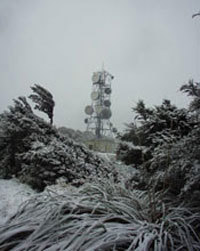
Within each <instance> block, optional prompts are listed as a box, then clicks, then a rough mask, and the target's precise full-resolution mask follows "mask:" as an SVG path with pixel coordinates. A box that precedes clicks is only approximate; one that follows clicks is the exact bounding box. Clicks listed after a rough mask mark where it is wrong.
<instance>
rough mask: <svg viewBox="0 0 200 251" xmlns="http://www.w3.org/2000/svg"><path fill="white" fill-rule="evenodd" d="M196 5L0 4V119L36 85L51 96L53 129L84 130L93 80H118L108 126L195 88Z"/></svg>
mask: <svg viewBox="0 0 200 251" xmlns="http://www.w3.org/2000/svg"><path fill="white" fill-rule="evenodd" d="M199 10H200V1H199V0H165V1H160V0H151V1H150V0H0V112H2V111H4V110H5V109H7V106H8V105H10V104H12V99H13V98H16V97H18V96H20V95H24V96H26V95H29V94H30V92H31V90H30V86H31V85H33V84H34V83H37V84H41V85H42V86H44V87H45V88H47V89H48V90H49V91H51V92H52V94H53V95H54V99H55V102H56V107H55V124H56V125H57V126H61V125H62V126H66V127H71V128H74V129H81V130H84V129H85V124H84V122H83V120H84V118H85V114H84V108H85V106H86V105H88V104H90V103H91V100H90V93H91V87H92V82H91V76H92V73H93V72H94V71H96V70H101V67H102V63H103V62H104V65H105V69H106V70H108V71H109V72H110V73H112V74H113V75H114V76H115V79H114V81H113V85H112V87H113V92H112V113H113V116H112V118H111V121H112V122H113V123H114V124H115V125H116V127H117V128H118V129H119V130H122V129H123V128H124V123H127V122H131V120H132V117H133V114H132V112H131V107H132V106H134V104H135V103H136V102H137V101H138V99H143V100H144V101H145V102H146V103H147V104H148V105H156V104H160V103H161V102H162V99H163V98H168V99H171V100H172V102H173V103H175V104H176V105H178V106H185V105H186V104H187V103H188V99H187V98H186V97H185V95H183V94H181V93H180V92H179V91H178V89H179V87H180V85H181V84H182V83H185V82H187V81H188V79H189V78H193V79H194V80H196V81H200V79H199V77H200V17H196V18H194V19H192V18H191V16H192V14H194V13H196V12H198V11H199Z"/></svg>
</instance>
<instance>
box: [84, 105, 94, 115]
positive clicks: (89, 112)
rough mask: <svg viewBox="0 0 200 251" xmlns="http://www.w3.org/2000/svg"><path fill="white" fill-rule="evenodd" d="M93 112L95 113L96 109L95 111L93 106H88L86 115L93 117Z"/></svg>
mask: <svg viewBox="0 0 200 251" xmlns="http://www.w3.org/2000/svg"><path fill="white" fill-rule="evenodd" d="M93 112H94V109H93V107H92V106H91V105H87V106H86V107H85V113H86V114H87V115H92V114H93Z"/></svg>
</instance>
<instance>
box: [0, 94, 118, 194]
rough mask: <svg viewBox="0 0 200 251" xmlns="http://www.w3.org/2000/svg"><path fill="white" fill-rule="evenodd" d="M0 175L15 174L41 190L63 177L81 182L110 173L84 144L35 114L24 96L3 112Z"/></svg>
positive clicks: (110, 170) (0, 118) (106, 166)
mask: <svg viewBox="0 0 200 251" xmlns="http://www.w3.org/2000/svg"><path fill="white" fill-rule="evenodd" d="M0 130H1V131H2V135H3V137H1V141H0V176H1V177H3V178H9V177H12V175H15V176H16V177H18V178H19V179H20V180H21V181H23V182H25V183H28V184H30V185H31V186H32V187H33V188H36V189H39V190H42V189H44V187H45V186H46V185H49V184H54V183H55V181H56V179H58V178H59V177H64V178H65V180H66V182H67V183H69V182H70V183H73V184H76V185H80V184H82V183H84V182H85V180H86V179H88V178H91V177H109V175H110V174H111V173H112V171H113V170H112V167H111V165H110V164H108V163H106V162H105V161H103V160H102V159H101V158H99V157H98V156H96V155H94V154H92V153H91V152H90V151H89V150H87V148H86V147H85V146H83V145H81V144H78V143H75V142H74V141H73V140H72V139H69V138H68V137H64V136H63V135H61V134H59V132H58V131H57V129H56V128H55V127H52V125H50V124H49V123H47V122H45V121H44V120H43V119H41V118H39V117H38V116H36V115H35V114H34V113H33V111H32V109H31V107H30V105H29V104H28V102H27V101H26V99H25V98H24V97H20V98H19V99H17V100H14V106H12V107H10V108H9V111H6V112H4V113H3V114H1V116H0Z"/></svg>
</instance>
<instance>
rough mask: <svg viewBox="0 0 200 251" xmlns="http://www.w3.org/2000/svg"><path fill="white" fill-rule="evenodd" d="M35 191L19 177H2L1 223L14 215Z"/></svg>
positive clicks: (0, 186) (0, 183) (0, 194)
mask: <svg viewBox="0 0 200 251" xmlns="http://www.w3.org/2000/svg"><path fill="white" fill-rule="evenodd" d="M34 194H35V192H34V191H33V190H32V189H31V188H30V187H29V186H27V185H25V184H22V183H20V182H19V181H18V180H17V179H11V180H4V179H0V224H2V223H4V222H5V221H6V220H7V219H8V218H9V217H10V216H12V215H13V214H14V213H15V212H16V211H17V208H18V207H19V205H21V204H22V203H23V202H24V201H26V200H27V199H29V198H30V197H31V196H32V195H34Z"/></svg>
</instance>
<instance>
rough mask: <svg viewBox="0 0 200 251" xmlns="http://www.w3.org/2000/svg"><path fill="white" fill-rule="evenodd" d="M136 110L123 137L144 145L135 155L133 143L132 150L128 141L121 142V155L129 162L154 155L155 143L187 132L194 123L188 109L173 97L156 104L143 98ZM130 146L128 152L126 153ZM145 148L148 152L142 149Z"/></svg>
mask: <svg viewBox="0 0 200 251" xmlns="http://www.w3.org/2000/svg"><path fill="white" fill-rule="evenodd" d="M133 111H134V112H135V113H136V116H135V118H134V122H132V123H130V124H128V126H127V130H126V131H125V133H124V134H123V135H121V136H120V139H121V140H122V141H129V142H131V143H132V144H133V145H135V146H141V148H140V150H139V149H138V148H137V149H136V152H137V153H136V154H135V156H134V157H133V156H132V155H133V147H132V148H131V150H130V151H129V150H128V148H127V145H126V144H123V143H121V144H120V145H119V147H118V151H117V154H118V155H119V156H123V158H122V160H125V159H126V160H128V162H129V164H130V161H131V159H132V163H133V164H138V163H141V162H144V161H147V160H149V159H151V158H152V154H151V153H152V152H153V150H154V149H155V147H157V146H160V145H162V144H164V143H173V142H175V141H177V140H178V139H180V138H181V137H183V136H184V135H187V134H188V133H189V132H190V130H191V128H192V127H193V126H194V123H193V122H192V121H191V116H190V115H189V114H188V112H187V110H186V109H179V108H177V107H176V106H175V105H172V104H171V102H170V101H169V100H163V103H162V104H161V105H159V106H155V107H153V108H147V107H146V106H145V104H144V102H143V101H141V100H140V101H139V102H138V103H137V105H136V107H134V108H133ZM126 148H127V155H126V154H125V153H124V152H125V149H126ZM144 148H145V149H146V150H145V152H144V151H143V150H142V149H144ZM147 149H148V150H147ZM138 151H140V154H139V153H138ZM121 152H123V154H121ZM147 153H148V154H147ZM129 155H130V156H129ZM136 156H138V158H139V159H137V158H136ZM139 156H140V157H139Z"/></svg>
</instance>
